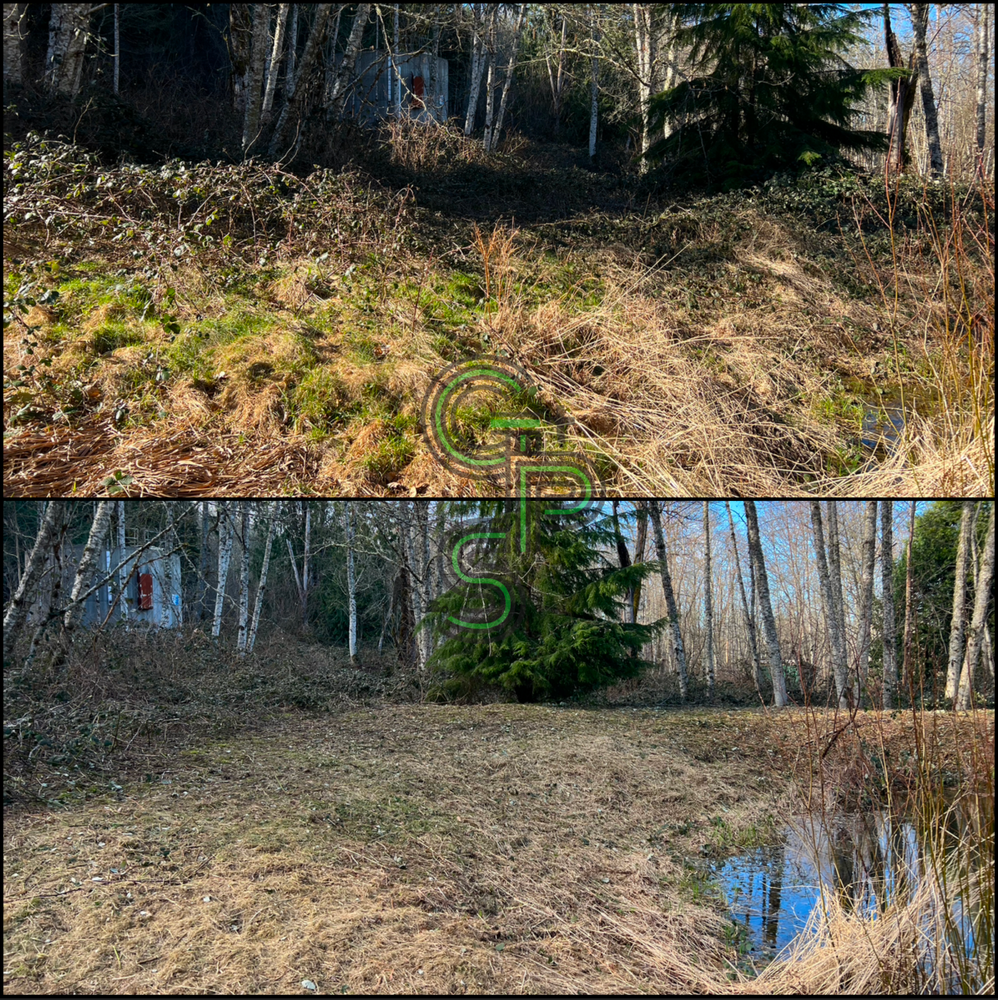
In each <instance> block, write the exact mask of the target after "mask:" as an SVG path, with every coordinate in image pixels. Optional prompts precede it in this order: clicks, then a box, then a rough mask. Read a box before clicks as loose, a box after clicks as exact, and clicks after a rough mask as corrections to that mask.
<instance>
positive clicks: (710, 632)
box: [703, 500, 714, 701]
mask: <svg viewBox="0 0 998 1000" xmlns="http://www.w3.org/2000/svg"><path fill="white" fill-rule="evenodd" d="M703 533H704V574H705V576H704V579H705V586H704V618H705V619H706V621H705V623H704V624H705V626H706V628H707V693H708V696H709V697H710V700H711V701H713V700H714V603H713V595H712V594H711V590H712V585H711V576H710V504H709V503H708V502H707V501H706V500H704V502H703Z"/></svg>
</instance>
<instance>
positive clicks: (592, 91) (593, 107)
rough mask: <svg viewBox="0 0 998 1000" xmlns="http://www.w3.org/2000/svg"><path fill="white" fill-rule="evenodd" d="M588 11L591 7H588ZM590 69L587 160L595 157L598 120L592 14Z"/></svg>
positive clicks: (595, 37)
mask: <svg viewBox="0 0 998 1000" xmlns="http://www.w3.org/2000/svg"><path fill="white" fill-rule="evenodd" d="M590 10H592V6H591V5H590ZM591 16H592V32H591V33H592V43H593V55H592V67H591V69H590V71H589V159H590V161H591V160H592V159H593V158H594V157H595V156H596V127H597V124H598V119H599V42H600V31H599V26H598V24H597V22H596V15H595V14H592V15H591Z"/></svg>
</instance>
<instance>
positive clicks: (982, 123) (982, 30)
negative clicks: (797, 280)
mask: <svg viewBox="0 0 998 1000" xmlns="http://www.w3.org/2000/svg"><path fill="white" fill-rule="evenodd" d="M19 6H20V5H19ZM990 10H991V5H990V4H987V3H979V4H977V38H976V41H975V43H974V59H975V62H976V63H977V107H976V116H975V117H976V124H977V137H976V138H977V157H978V169H979V170H980V172H981V176H982V177H989V176H990V173H991V171H990V166H991V164H988V163H985V162H984V155H985V154H984V140H985V136H986V135H987V109H988V69H989V67H990V59H991V51H990V45H991V33H990V32H989V31H988V14H989V12H990ZM5 59H6V55H5ZM4 66H5V67H6V62H4ZM991 159H992V161H993V160H994V150H993V149H992V150H991Z"/></svg>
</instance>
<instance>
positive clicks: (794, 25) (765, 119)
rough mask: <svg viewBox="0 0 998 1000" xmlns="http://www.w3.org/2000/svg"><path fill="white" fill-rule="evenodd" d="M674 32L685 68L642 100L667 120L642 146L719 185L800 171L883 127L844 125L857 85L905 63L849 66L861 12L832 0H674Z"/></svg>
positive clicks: (876, 140) (878, 140)
mask: <svg viewBox="0 0 998 1000" xmlns="http://www.w3.org/2000/svg"><path fill="white" fill-rule="evenodd" d="M673 9H674V12H675V13H676V15H677V20H678V24H679V27H677V28H676V30H675V32H674V39H675V41H676V42H677V43H678V44H679V45H680V46H682V47H686V46H689V47H690V60H691V63H692V65H693V73H694V74H695V75H693V76H691V78H690V79H688V80H684V81H683V82H682V83H680V84H679V86H677V87H673V88H672V89H670V90H667V91H664V92H663V93H661V94H658V95H656V96H654V97H653V98H652V99H651V101H650V102H649V113H650V118H651V127H652V129H653V130H660V129H661V128H662V127H663V126H664V125H666V124H668V125H669V126H670V134H669V135H668V137H667V138H664V139H662V140H660V141H659V142H657V143H655V144H654V145H653V146H652V147H651V148H650V149H649V150H648V153H647V154H646V155H647V156H648V157H649V158H651V159H654V160H665V161H667V163H668V165H669V167H670V168H671V169H672V170H673V172H674V174H675V175H676V176H681V177H684V178H686V179H688V180H689V181H691V182H692V183H693V184H701V185H707V186H710V187H719V188H722V189H724V190H728V189H730V188H732V187H741V186H744V185H746V184H749V185H750V184H753V183H758V182H760V181H761V180H763V179H765V178H766V177H767V176H768V175H770V174H771V173H773V172H776V171H780V170H791V171H795V172H798V171H802V170H806V169H808V168H813V167H817V166H820V165H823V164H828V163H833V162H835V161H836V160H837V159H838V151H839V150H840V149H842V148H846V149H880V148H883V146H884V141H885V140H884V136H883V135H882V134H880V133H877V132H873V131H855V130H852V129H850V128H849V124H850V121H851V119H852V116H853V114H854V111H853V107H854V105H855V103H856V102H857V100H858V99H859V98H860V97H861V96H862V94H863V92H864V91H865V90H866V88H868V87H871V86H881V85H883V84H884V83H885V82H886V81H887V80H889V79H892V78H894V77H897V76H898V75H901V74H906V73H907V70H891V69H883V70H857V69H853V68H852V67H850V66H848V65H846V64H845V63H844V61H843V60H842V56H841V53H843V52H844V51H845V50H846V49H847V48H848V46H849V45H851V44H853V43H855V42H857V41H859V39H860V34H859V28H860V26H861V24H862V21H863V19H864V18H866V17H868V16H869V13H870V12H864V11H847V10H846V9H845V7H844V6H843V5H841V4H810V5H806V4H677V5H675V6H674V8H673Z"/></svg>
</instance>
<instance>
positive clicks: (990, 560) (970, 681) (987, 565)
mask: <svg viewBox="0 0 998 1000" xmlns="http://www.w3.org/2000/svg"><path fill="white" fill-rule="evenodd" d="M994 576H995V505H994V504H993V503H992V504H991V516H990V517H989V518H988V534H987V538H985V540H984V551H983V552H982V553H981V565H980V568H979V569H978V572H977V579H976V580H975V581H974V594H975V597H974V617H973V619H972V620H971V623H970V633H969V635H968V636H967V652H966V654H965V655H964V658H963V670H962V671H961V672H960V687H959V689H958V691H957V695H956V708H957V709H959V710H960V711H963V712H965V711H967V709H969V708H970V695H971V692H972V691H973V689H974V671H975V670H976V669H977V659H978V657H979V656H980V652H981V643H982V641H983V639H984V626H985V623H986V622H987V617H988V604H989V602H990V600H991V596H992V594H991V585H992V583H993V582H994Z"/></svg>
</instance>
